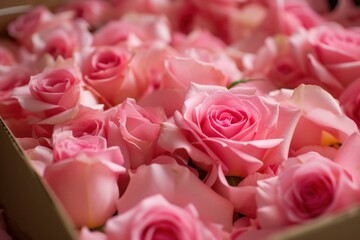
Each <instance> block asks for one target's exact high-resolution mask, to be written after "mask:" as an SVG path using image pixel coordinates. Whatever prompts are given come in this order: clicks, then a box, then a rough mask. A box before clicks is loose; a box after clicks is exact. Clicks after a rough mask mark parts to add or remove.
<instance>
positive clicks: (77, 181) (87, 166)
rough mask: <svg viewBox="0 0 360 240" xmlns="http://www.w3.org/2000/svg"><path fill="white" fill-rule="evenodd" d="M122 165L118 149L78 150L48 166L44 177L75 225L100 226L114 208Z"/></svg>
mask: <svg viewBox="0 0 360 240" xmlns="http://www.w3.org/2000/svg"><path fill="white" fill-rule="evenodd" d="M119 156H120V158H119ZM121 165H122V158H121V153H120V151H119V149H111V150H108V151H105V152H104V151H102V152H99V153H92V154H89V153H88V154H84V153H80V154H78V155H77V156H75V157H72V158H68V159H65V160H62V161H59V162H57V163H54V164H51V165H49V166H47V167H46V168H45V172H44V178H45V180H46V181H47V183H48V184H49V185H50V187H51V188H52V190H53V191H54V192H55V194H56V196H57V197H58V198H59V199H60V201H61V203H62V204H63V206H64V207H65V209H66V211H67V213H68V214H69V215H70V217H71V219H72V220H73V222H74V224H75V225H76V226H77V227H82V226H88V227H90V228H93V227H98V226H101V225H103V224H104V223H105V221H106V220H107V219H108V218H109V217H111V216H112V215H113V214H114V213H115V211H116V200H117V199H118V198H119V188H118V185H117V181H118V176H119V175H120V174H122V173H124V172H125V168H124V167H122V166H121Z"/></svg>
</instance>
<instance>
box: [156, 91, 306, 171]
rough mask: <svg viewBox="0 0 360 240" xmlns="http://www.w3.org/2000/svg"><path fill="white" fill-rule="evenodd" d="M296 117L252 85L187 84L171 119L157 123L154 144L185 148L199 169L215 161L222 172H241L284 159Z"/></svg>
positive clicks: (213, 163)
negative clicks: (158, 130)
mask: <svg viewBox="0 0 360 240" xmlns="http://www.w3.org/2000/svg"><path fill="white" fill-rule="evenodd" d="M298 117H299V112H298V111H296V110H294V109H291V108H286V107H284V106H281V105H280V104H278V103H276V102H275V101H273V100H270V99H268V98H266V97H264V96H261V95H258V94H256V90H255V89H254V88H243V87H241V86H240V87H235V88H232V89H230V90H228V89H226V88H223V87H219V86H202V85H195V84H192V86H191V88H190V90H189V92H188V94H187V96H186V100H185V103H184V106H183V109H182V111H181V112H179V111H177V112H175V114H174V124H172V123H171V122H168V123H166V124H164V125H163V128H162V132H161V135H160V140H159V144H160V146H161V147H163V148H164V149H166V150H168V151H170V152H173V153H175V152H176V151H177V150H180V149H182V150H185V151H186V152H187V153H188V155H189V157H190V158H191V159H192V160H193V161H194V162H195V163H196V164H199V166H201V167H205V168H207V169H205V170H210V168H212V166H213V165H215V166H216V165H221V166H222V168H223V170H224V172H225V175H226V176H242V177H245V176H248V175H249V174H251V173H254V172H256V171H259V170H261V169H264V168H266V167H268V166H270V165H273V164H279V163H281V162H282V161H283V160H284V159H286V157H287V154H288V147H289V143H290V140H291V137H292V133H293V130H294V128H295V124H296V122H297V120H298ZM213 170H214V169H213ZM212 173H213V174H215V175H217V173H216V172H215V173H214V172H212Z"/></svg>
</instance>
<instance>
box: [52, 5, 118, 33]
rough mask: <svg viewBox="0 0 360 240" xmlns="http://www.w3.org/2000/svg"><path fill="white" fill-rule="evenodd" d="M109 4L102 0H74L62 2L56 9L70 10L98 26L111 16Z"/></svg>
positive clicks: (77, 16) (61, 10)
mask: <svg viewBox="0 0 360 240" xmlns="http://www.w3.org/2000/svg"><path fill="white" fill-rule="evenodd" d="M111 10H112V9H111V6H110V4H109V3H108V2H107V1H104V0H90V1H89V0H75V1H71V2H67V3H65V4H62V5H61V6H60V7H59V8H58V9H57V11H59V12H66V11H70V12H72V13H73V14H74V15H75V17H76V18H83V19H85V20H86V21H87V22H88V23H90V24H91V25H93V26H95V27H96V26H99V25H100V24H102V23H104V22H105V21H106V20H108V19H109V18H110V17H111V15H112V14H111Z"/></svg>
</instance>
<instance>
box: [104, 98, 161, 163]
mask: <svg viewBox="0 0 360 240" xmlns="http://www.w3.org/2000/svg"><path fill="white" fill-rule="evenodd" d="M107 115H108V120H107V127H106V134H107V140H108V144H109V146H119V147H120V149H121V152H122V153H123V155H124V159H125V166H127V167H130V168H132V169H135V168H137V167H139V166H140V165H142V164H148V163H149V162H150V160H151V159H153V158H154V157H155V156H156V154H157V141H158V138H159V135H160V122H163V121H165V120H166V117H165V114H164V113H163V111H162V109H160V108H155V109H151V108H148V109H145V108H142V107H140V106H139V105H137V104H136V103H135V101H134V100H132V99H127V100H125V101H124V102H123V103H122V104H120V105H118V106H116V107H115V108H113V109H110V110H109V111H108V113H107Z"/></svg>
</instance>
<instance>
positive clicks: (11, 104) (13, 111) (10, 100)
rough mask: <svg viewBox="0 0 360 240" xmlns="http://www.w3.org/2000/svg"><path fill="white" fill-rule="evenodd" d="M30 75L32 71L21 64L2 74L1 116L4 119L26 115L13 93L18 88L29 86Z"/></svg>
mask: <svg viewBox="0 0 360 240" xmlns="http://www.w3.org/2000/svg"><path fill="white" fill-rule="evenodd" d="M0 71H1V70H0ZM30 74H31V71H30V69H29V68H28V67H27V66H24V65H21V64H16V65H13V66H11V67H8V68H7V69H6V70H5V71H4V72H3V73H0V79H1V81H0V116H1V117H2V118H9V117H21V116H24V115H25V114H24V111H23V110H22V108H21V106H20V104H19V102H18V100H17V99H16V98H15V97H14V96H13V91H14V89H15V88H16V87H20V86H24V85H27V84H28V83H29V81H30Z"/></svg>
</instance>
